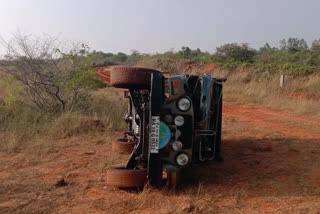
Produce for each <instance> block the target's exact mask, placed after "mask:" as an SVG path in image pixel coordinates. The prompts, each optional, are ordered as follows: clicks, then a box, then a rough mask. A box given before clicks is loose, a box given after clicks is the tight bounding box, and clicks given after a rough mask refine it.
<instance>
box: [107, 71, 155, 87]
mask: <svg viewBox="0 0 320 214" xmlns="http://www.w3.org/2000/svg"><path fill="white" fill-rule="evenodd" d="M153 72H159V71H157V70H153V69H149V68H134V67H133V68H129V67H128V68H115V69H114V70H112V71H111V72H110V73H111V81H110V82H111V85H112V86H114V87H116V88H137V89H148V88H150V85H151V74H152V73H153Z"/></svg>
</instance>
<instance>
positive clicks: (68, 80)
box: [0, 33, 100, 112]
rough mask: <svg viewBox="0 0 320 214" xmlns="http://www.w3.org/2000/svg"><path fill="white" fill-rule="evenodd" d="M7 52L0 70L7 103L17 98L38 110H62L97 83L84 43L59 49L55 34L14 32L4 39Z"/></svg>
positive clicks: (97, 84) (15, 100) (0, 64)
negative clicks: (45, 35)
mask: <svg viewBox="0 0 320 214" xmlns="http://www.w3.org/2000/svg"><path fill="white" fill-rule="evenodd" d="M2 43H3V44H5V45H6V49H7V53H6V55H5V58H4V59H3V60H2V61H0V71H2V72H5V73H6V74H7V79H5V82H6V83H5V88H6V89H7V91H8V92H9V93H8V96H7V97H6V98H5V102H6V103H7V104H9V103H12V102H20V103H21V104H24V105H26V106H29V107H31V108H37V109H38V110H41V111H50V112H52V111H54V112H57V111H65V110H68V109H71V108H73V107H74V105H75V104H76V103H77V102H78V100H79V97H80V96H83V95H84V94H86V93H87V91H88V90H90V89H93V88H97V87H98V86H99V85H100V84H99V83H98V81H97V80H95V79H94V78H93V77H94V75H95V73H94V72H93V71H92V62H91V58H90V55H89V53H88V47H87V46H85V45H82V46H74V47H73V48H72V49H71V50H69V51H68V52H67V53H65V52H63V51H61V49H60V46H59V44H60V43H58V42H57V40H55V39H54V38H51V37H48V36H47V37H40V38H38V37H34V36H24V35H21V34H19V33H18V34H15V36H14V38H13V39H12V40H11V41H10V42H8V43H6V42H4V41H3V42H2Z"/></svg>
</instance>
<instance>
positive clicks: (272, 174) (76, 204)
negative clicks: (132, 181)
mask: <svg viewBox="0 0 320 214" xmlns="http://www.w3.org/2000/svg"><path fill="white" fill-rule="evenodd" d="M223 117H224V118H223V157H224V161H223V162H212V163H208V164H205V165H204V166H202V167H201V168H197V169H195V170H194V171H192V173H189V176H191V177H193V179H188V182H187V183H186V184H185V185H184V186H183V188H181V189H173V190H169V189H163V190H154V189H151V188H148V187H146V188H145V189H144V190H143V191H133V190H131V191H126V190H119V189H116V188H112V187H108V186H106V181H105V177H106V170H107V169H108V168H109V167H110V166H114V165H119V164H120V165H121V164H124V163H125V161H126V158H127V157H128V156H123V155H118V154H113V153H112V152H111V149H110V148H111V139H112V138H115V137H116V136H119V135H120V133H105V134H103V136H101V135H99V136H91V137H73V138H69V139H63V140H60V141H58V142H51V143H49V144H47V146H46V147H45V148H43V149H42V150H41V151H40V152H32V151H28V152H27V151H26V152H21V153H18V154H5V153H0V213H131V214H134V213H142V214H143V213H145V214H146V213H320V121H317V120H314V119H312V117H306V116H298V115H295V114H294V113H291V112H278V111H274V110H268V109H264V108H261V107H252V106H244V105H237V104H235V103H231V102H227V103H225V105H224V115H223Z"/></svg>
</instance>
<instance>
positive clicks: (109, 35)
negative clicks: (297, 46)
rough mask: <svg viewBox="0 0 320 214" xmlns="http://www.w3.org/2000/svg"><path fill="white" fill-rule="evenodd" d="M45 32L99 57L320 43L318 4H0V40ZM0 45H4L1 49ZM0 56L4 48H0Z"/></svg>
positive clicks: (131, 0)
mask: <svg viewBox="0 0 320 214" xmlns="http://www.w3.org/2000/svg"><path fill="white" fill-rule="evenodd" d="M17 30H20V31H21V32H22V33H24V34H36V35H37V34H41V33H46V34H50V35H53V36H59V37H60V38H61V39H63V40H70V41H82V42H85V43H87V44H89V46H90V47H91V48H92V49H95V50H102V51H104V52H119V51H121V52H126V53H130V50H132V49H137V50H139V51H140V52H143V53H155V52H163V51H167V50H170V49H171V48H174V49H175V50H178V49H180V48H181V46H189V47H191V48H200V49H201V50H206V51H210V52H214V50H215V48H216V47H217V46H219V45H222V44H224V43H231V42H238V43H243V42H247V43H250V44H251V46H252V47H254V48H257V47H259V46H262V45H263V44H264V43H265V42H269V43H270V44H271V45H275V46H278V44H279V40H281V39H283V38H288V37H299V38H304V39H305V40H306V41H307V42H309V44H310V42H311V41H313V40H314V39H319V38H320V1H319V0H267V1H266V0H223V1H222V0H211V1H210V0H197V1H196V0H157V1H156V0H104V1H102V0H90V1H89V0H88V1H84V0H50V1H49V0H0V36H2V37H3V38H5V39H9V38H10V36H11V35H12V33H14V32H16V31H17ZM0 48H1V47H0ZM0 52H1V51H0Z"/></svg>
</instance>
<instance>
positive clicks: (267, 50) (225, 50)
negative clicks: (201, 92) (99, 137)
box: [91, 38, 320, 75]
mask: <svg viewBox="0 0 320 214" xmlns="http://www.w3.org/2000/svg"><path fill="white" fill-rule="evenodd" d="M91 54H92V59H93V61H94V62H95V63H96V64H97V65H115V64H129V65H134V64H135V63H137V62H139V60H142V59H144V58H154V59H159V60H167V59H170V60H176V61H190V62H192V63H198V62H204V63H205V64H209V63H218V64H220V65H221V66H224V67H225V68H234V67H254V68H255V69H256V72H258V73H265V72H267V73H278V72H291V73H294V74H299V75H306V74H311V73H315V72H320V39H318V40H314V41H313V42H312V44H311V45H310V46H309V45H308V43H307V42H306V41H305V40H304V39H299V38H289V39H287V40H286V39H283V40H281V41H280V45H279V46H278V47H272V46H270V45H269V44H268V43H266V44H265V45H264V46H263V47H260V48H258V49H254V48H252V47H250V45H249V44H247V43H242V44H238V43H229V44H224V45H221V46H219V47H217V48H216V52H215V53H209V52H206V51H201V50H200V49H199V48H197V49H191V48H189V47H185V46H184V47H182V48H181V50H179V51H173V50H170V51H167V52H165V53H157V54H153V55H150V54H141V53H139V52H138V51H137V50H133V51H132V53H131V54H125V53H121V52H119V53H117V54H113V53H104V52H101V51H93V52H92V53H91Z"/></svg>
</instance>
